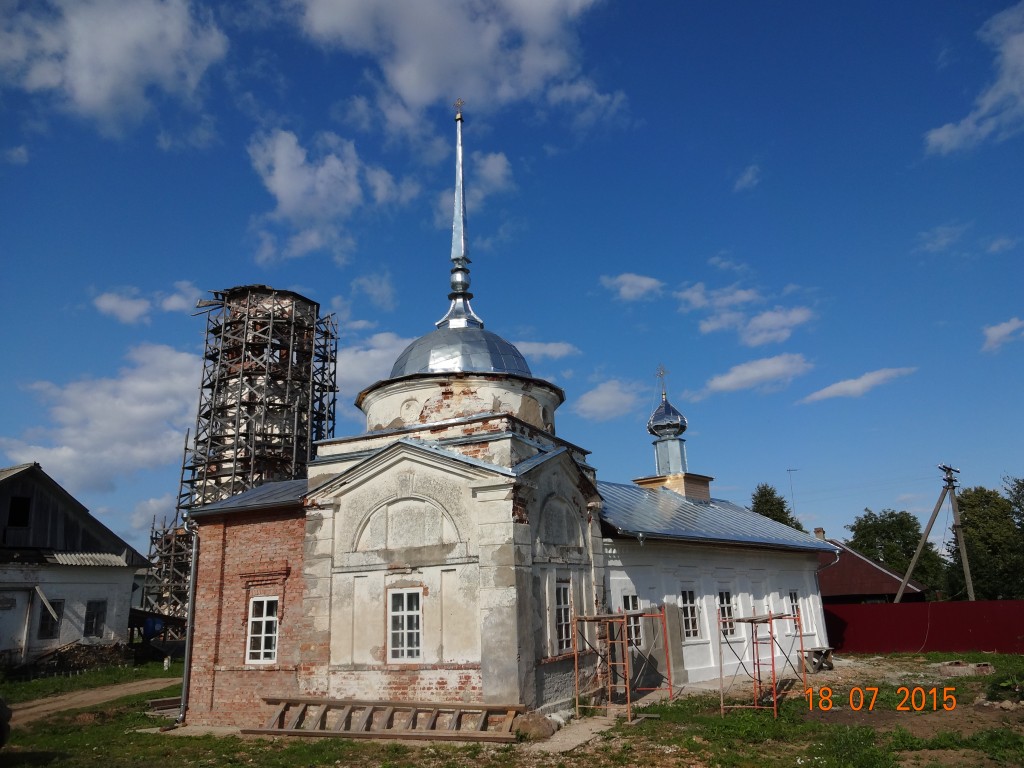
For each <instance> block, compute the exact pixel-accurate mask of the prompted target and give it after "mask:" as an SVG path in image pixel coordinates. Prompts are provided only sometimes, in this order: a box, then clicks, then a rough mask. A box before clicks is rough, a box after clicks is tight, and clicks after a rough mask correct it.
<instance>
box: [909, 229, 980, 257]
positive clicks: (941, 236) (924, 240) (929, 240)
mask: <svg viewBox="0 0 1024 768" xmlns="http://www.w3.org/2000/svg"><path fill="white" fill-rule="evenodd" d="M970 226H971V225H970V224H941V225H939V226H937V227H933V228H932V229H929V230H927V231H925V232H918V233H917V247H916V248H915V249H914V250H916V251H926V252H928V253H941V252H942V251H945V250H948V249H949V247H950V246H951V245H953V244H954V243H955V242H956V241H957V240H959V239H960V238H961V237H962V236H963V234H964V232H966V231H967V230H968V229H969V228H970Z"/></svg>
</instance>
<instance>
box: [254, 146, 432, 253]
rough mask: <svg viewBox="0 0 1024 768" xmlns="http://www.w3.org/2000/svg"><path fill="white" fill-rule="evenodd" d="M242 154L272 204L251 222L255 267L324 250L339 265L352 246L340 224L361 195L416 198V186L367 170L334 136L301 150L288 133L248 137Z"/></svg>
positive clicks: (389, 200)
mask: <svg viewBox="0 0 1024 768" xmlns="http://www.w3.org/2000/svg"><path fill="white" fill-rule="evenodd" d="M248 150H249V159H250V161H251V162H252V167H253V169H254V170H255V171H256V173H257V174H259V176H260V179H261V180H262V182H263V186H264V187H266V189H267V191H268V192H270V194H271V195H273V197H274V200H275V202H276V207H275V208H274V210H273V211H271V212H270V213H268V214H266V215H264V216H261V217H259V218H258V220H257V222H256V224H257V227H258V228H259V229H258V231H257V233H256V234H257V238H258V239H259V247H258V250H257V254H256V260H257V262H259V263H264V264H265V263H269V262H272V261H275V260H277V259H279V258H282V257H283V258H298V257H300V256H305V255H306V254H309V253H312V252H314V251H327V252H329V253H331V254H332V255H333V256H334V258H335V260H336V261H338V262H339V263H344V262H345V261H346V260H347V257H348V254H349V253H350V252H351V251H352V250H353V248H354V247H355V242H354V240H353V239H352V237H351V235H349V234H348V233H347V232H346V231H345V230H344V229H343V228H342V225H343V223H344V222H345V221H346V220H348V219H349V218H351V216H352V214H353V213H354V212H355V211H356V210H357V209H359V208H360V207H361V206H362V205H364V203H365V202H366V199H367V193H368V194H369V197H370V198H372V200H373V202H374V203H376V204H378V205H390V204H403V203H407V202H408V201H410V200H412V199H413V198H415V197H416V196H417V195H418V194H419V185H418V184H416V182H414V181H412V180H409V179H403V180H400V181H396V180H395V179H394V177H392V176H391V174H390V173H388V172H387V171H385V170H384V169H382V168H378V167H376V166H371V165H367V164H366V163H364V162H363V161H362V160H361V159H360V157H359V155H358V153H357V152H356V148H355V144H354V143H352V142H351V141H349V140H348V139H344V138H342V137H341V136H338V135H337V134H335V133H331V132H325V133H320V134H318V135H317V136H316V137H315V138H314V140H313V144H312V147H311V148H310V149H307V148H306V147H304V146H302V145H301V144H300V143H299V138H298V136H296V135H295V134H294V133H292V132H291V131H284V130H280V129H277V130H274V131H271V132H269V133H260V134H257V135H255V136H253V138H252V139H251V140H250V142H249V147H248ZM364 187H365V191H364ZM282 240H283V241H284V245H283V246H281V245H280V244H279V243H280V242H281V241H282Z"/></svg>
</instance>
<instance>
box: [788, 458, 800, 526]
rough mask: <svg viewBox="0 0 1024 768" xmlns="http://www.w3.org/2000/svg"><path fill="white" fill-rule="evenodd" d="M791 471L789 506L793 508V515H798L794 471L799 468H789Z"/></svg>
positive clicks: (797, 470)
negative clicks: (794, 490)
mask: <svg viewBox="0 0 1024 768" xmlns="http://www.w3.org/2000/svg"><path fill="white" fill-rule="evenodd" d="M786 471H787V472H789V506H791V507H792V508H793V517H796V498H795V497H794V496H793V473H794V472H799V471H800V470H799V469H787V470H786Z"/></svg>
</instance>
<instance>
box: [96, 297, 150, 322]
mask: <svg viewBox="0 0 1024 768" xmlns="http://www.w3.org/2000/svg"><path fill="white" fill-rule="evenodd" d="M92 303H93V306H95V307H96V309H98V310H99V311H100V313H102V314H104V315H109V316H110V317H114V318H116V319H117V320H118V321H120V322H122V323H124V324H126V325H134V324H135V323H140V322H142V323H148V322H149V311H150V310H151V309H152V308H153V305H152V302H150V300H149V299H146V298H143V297H141V296H139V295H138V289H136V288H121V289H118V290H116V291H107V292H105V293H101V294H100V295H99V296H97V297H96V298H95V299H93V300H92Z"/></svg>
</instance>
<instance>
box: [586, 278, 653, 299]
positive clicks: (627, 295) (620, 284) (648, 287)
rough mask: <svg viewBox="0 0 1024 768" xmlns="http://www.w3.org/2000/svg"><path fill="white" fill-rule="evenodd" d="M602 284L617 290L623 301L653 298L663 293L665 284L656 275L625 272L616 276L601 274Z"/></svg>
mask: <svg viewBox="0 0 1024 768" xmlns="http://www.w3.org/2000/svg"><path fill="white" fill-rule="evenodd" d="M601 285H603V286H604V287H605V288H607V289H609V290H611V291H615V292H616V293H617V294H618V297H619V298H620V299H622V301H639V300H641V299H643V300H648V299H653V298H655V297H656V296H658V295H660V294H661V291H662V289H663V288H664V287H665V284H664V283H663V282H662V281H661V280H658V279H657V278H654V277H647V276H646V275H637V274H634V273H633V272H624V273H623V274H621V275H616V276H615V277H609V276H608V275H601Z"/></svg>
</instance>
